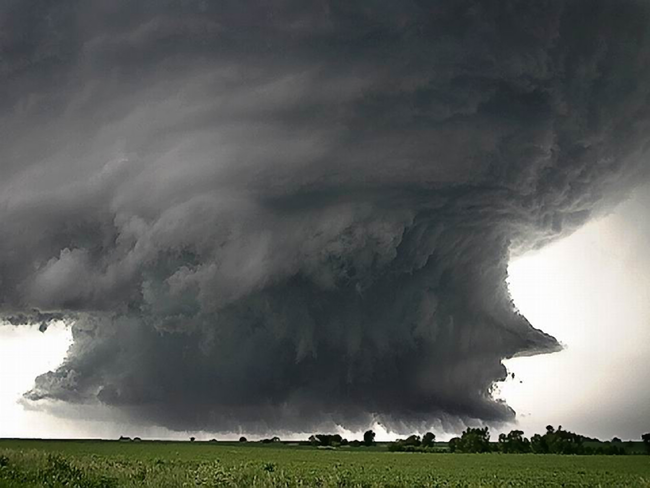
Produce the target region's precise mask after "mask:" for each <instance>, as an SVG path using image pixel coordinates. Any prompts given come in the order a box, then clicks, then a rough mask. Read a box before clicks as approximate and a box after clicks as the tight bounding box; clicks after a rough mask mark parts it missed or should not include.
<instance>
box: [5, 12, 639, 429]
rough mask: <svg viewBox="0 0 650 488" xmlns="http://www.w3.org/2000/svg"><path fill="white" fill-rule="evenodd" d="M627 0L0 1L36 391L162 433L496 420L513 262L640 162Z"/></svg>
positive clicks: (19, 263)
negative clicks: (63, 325) (44, 353)
mask: <svg viewBox="0 0 650 488" xmlns="http://www.w3.org/2000/svg"><path fill="white" fill-rule="evenodd" d="M649 15H650V5H649V4H647V3H645V2H641V1H621V2H611V1H574V2H568V1H567V2H537V3H535V4H534V5H533V4H530V3H528V2H518V1H502V0H501V1H496V0H495V1H480V2H479V1H464V0H461V1H457V0H455V1H441V2H436V3H435V4H432V5H428V4H426V3H425V2H420V1H407V2H400V3H399V5H398V4H392V3H389V2H381V1H375V2H371V4H366V5H364V6H361V5H356V4H350V3H348V2H336V1H322V2H314V3H309V4H306V3H304V2H297V1H295V2H294V1H287V2H280V3H267V2H256V1H251V2H240V1H236V2H235V1H222V2H194V1H165V2H160V1H143V2H137V3H134V2H126V1H116V2H110V3H105V2H94V1H84V2H64V3H61V4H52V5H50V4H43V3H42V2H36V1H13V2H7V3H5V4H4V5H3V7H2V15H0V32H2V35H1V36H0V53H2V55H1V56H0V80H2V86H3V91H2V94H0V107H1V109H2V111H1V112H0V114H1V115H0V133H1V134H2V136H3V137H2V140H3V144H2V146H1V147H0V172H1V175H2V179H1V180H0V225H2V229H3V238H2V239H1V240H0V311H1V312H2V314H3V316H4V317H5V320H8V321H10V322H13V323H20V322H30V321H31V322H42V323H43V324H44V328H45V326H46V325H47V323H48V322H49V321H51V320H55V319H56V320H58V319H61V318H63V319H66V320H69V321H70V323H71V324H72V332H73V337H74V344H73V345H72V347H71V349H70V351H69V353H68V357H67V359H66V361H65V362H64V364H63V365H62V366H61V367H60V368H58V369H57V370H56V371H52V372H49V373H46V374H44V375H42V376H40V377H39V378H37V380H36V384H35V386H34V389H33V390H31V391H30V392H29V393H27V398H28V399H29V400H30V401H33V402H37V403H38V402H39V401H41V400H60V401H63V402H72V403H81V404H96V403H102V404H106V405H109V406H114V407H117V408H119V409H121V410H122V411H124V412H128V413H129V415H131V416H133V417H134V418H137V419H142V420H146V421H148V422H153V423H156V424H159V425H163V426H165V427H169V428H172V429H179V430H191V429H211V430H233V429H237V428H244V429H248V430H250V431H258V432H264V431H266V430H269V429H285V430H292V431H309V430H313V429H315V428H320V427H325V428H326V427H328V426H329V427H331V426H334V425H341V426H344V427H346V428H350V429H355V428H363V427H364V426H366V425H368V424H369V423H371V422H373V421H375V420H379V421H381V422H382V423H383V424H384V425H386V426H387V428H389V429H392V430H395V431H402V430H409V429H412V428H414V427H423V426H429V425H432V424H435V423H442V424H443V425H458V424H460V423H462V422H467V421H471V420H472V419H478V420H486V421H504V420H510V419H512V418H513V416H514V412H513V411H512V409H510V408H509V407H508V406H507V405H505V404H504V403H502V402H498V401H495V400H494V399H493V397H492V395H491V389H492V385H493V384H494V382H496V381H499V380H502V379H504V378H505V375H506V370H505V368H504V366H503V365H502V360H503V359H504V358H509V357H513V356H516V355H525V354H537V353H543V352H551V351H555V350H558V348H559V345H558V343H557V341H556V340H555V339H554V338H553V337H551V336H550V335H547V334H545V333H544V332H543V331H540V330H537V329H535V328H533V327H532V326H531V325H530V323H529V322H528V321H527V320H526V319H525V318H524V317H523V316H521V315H519V314H518V313H517V312H516V311H515V309H514V306H513V304H512V300H511V298H510V295H509V293H508V289H507V285H506V276H507V264H508V260H509V257H510V254H511V253H519V252H522V251H523V250H525V249H530V248H534V247H539V246H542V245H544V244H545V243H547V242H550V241H552V240H554V239H557V238H558V237H560V236H563V235H566V234H568V233H570V232H572V231H573V230H574V229H576V228H578V227H579V226H580V225H581V224H583V223H585V222H587V221H588V220H589V219H590V218H591V217H593V216H594V215H598V214H600V213H602V212H605V211H606V210H607V209H608V208H610V206H611V205H612V204H613V203H616V202H618V201H619V200H620V199H621V198H624V197H625V196H626V195H627V194H628V192H629V191H631V189H632V188H633V187H634V186H635V185H636V184H637V183H639V182H641V181H644V178H646V176H647V171H648V170H647V164H646V163H645V158H646V157H647V156H646V152H647V145H648V142H649V141H650V136H649V134H650V131H649V130H648V129H649V128H650V127H649V117H648V108H649V104H648V100H649V98H648V97H649V96H650V83H649V82H650V62H649V61H650V59H649V53H650V51H649V38H648V29H647V26H648V21H649V20H650V18H649Z"/></svg>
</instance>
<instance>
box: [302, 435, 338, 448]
mask: <svg viewBox="0 0 650 488" xmlns="http://www.w3.org/2000/svg"><path fill="white" fill-rule="evenodd" d="M309 441H310V442H311V443H312V444H313V445H317V446H340V445H341V443H342V442H343V438H342V437H341V436H340V435H339V434H315V435H313V436H311V437H310V438H309Z"/></svg>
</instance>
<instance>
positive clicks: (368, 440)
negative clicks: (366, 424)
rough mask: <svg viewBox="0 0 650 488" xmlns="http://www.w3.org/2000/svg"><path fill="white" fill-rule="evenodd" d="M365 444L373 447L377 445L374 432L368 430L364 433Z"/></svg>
mask: <svg viewBox="0 0 650 488" xmlns="http://www.w3.org/2000/svg"><path fill="white" fill-rule="evenodd" d="M363 443H364V444H365V445H366V446H372V445H373V444H374V443H375V433H374V432H373V431H372V430H367V431H365V432H364V434H363Z"/></svg>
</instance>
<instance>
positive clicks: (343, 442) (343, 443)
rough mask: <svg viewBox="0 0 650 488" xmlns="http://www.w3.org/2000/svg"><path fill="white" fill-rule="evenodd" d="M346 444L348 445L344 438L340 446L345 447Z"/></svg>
mask: <svg viewBox="0 0 650 488" xmlns="http://www.w3.org/2000/svg"><path fill="white" fill-rule="evenodd" d="M348 444H349V442H348V440H347V439H345V438H344V439H341V445H342V446H347V445H348Z"/></svg>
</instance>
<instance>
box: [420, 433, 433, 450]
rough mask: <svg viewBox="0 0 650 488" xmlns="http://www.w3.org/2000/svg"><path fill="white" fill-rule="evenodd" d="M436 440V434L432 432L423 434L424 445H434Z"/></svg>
mask: <svg viewBox="0 0 650 488" xmlns="http://www.w3.org/2000/svg"><path fill="white" fill-rule="evenodd" d="M435 442H436V435H435V434H434V433H432V432H427V433H426V434H424V435H423V436H422V447H433V445H434V444H435Z"/></svg>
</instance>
